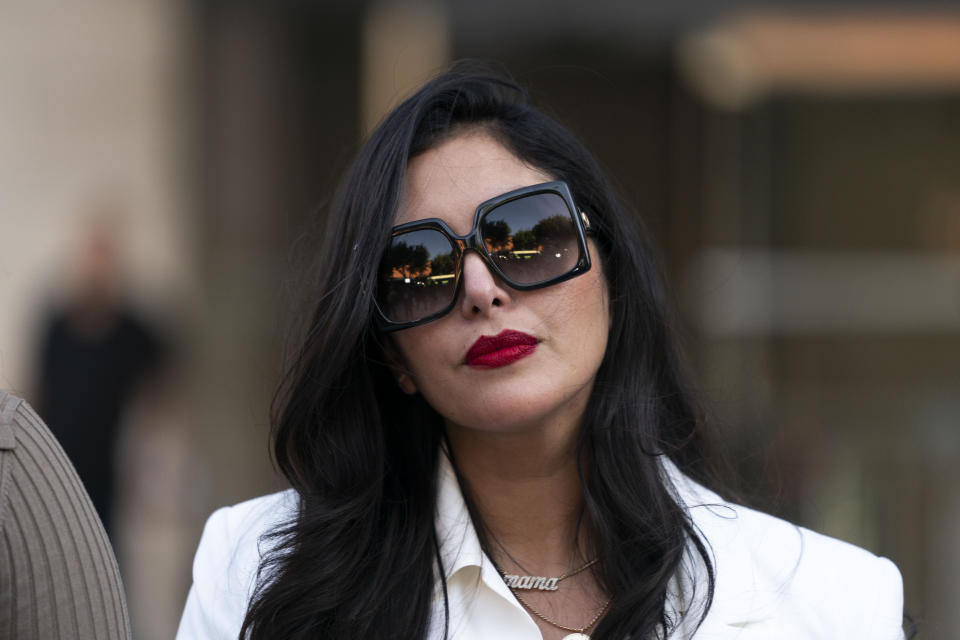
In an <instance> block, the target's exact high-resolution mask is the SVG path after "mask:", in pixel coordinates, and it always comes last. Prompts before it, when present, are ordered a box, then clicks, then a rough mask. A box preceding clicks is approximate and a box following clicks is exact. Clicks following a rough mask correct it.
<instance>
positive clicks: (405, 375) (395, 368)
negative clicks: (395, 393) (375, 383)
mask: <svg viewBox="0 0 960 640" xmlns="http://www.w3.org/2000/svg"><path fill="white" fill-rule="evenodd" d="M383 357H384V360H385V361H386V363H387V366H388V367H390V372H391V373H393V376H394V378H396V380H397V385H398V386H399V387H400V390H401V391H403V392H404V393H406V394H408V395H411V396H412V395H414V394H415V393H417V383H416V382H414V381H413V376H412V375H411V374H410V371H409V369H408V368H407V363H406V361H405V360H404V357H403V355H401V353H400V350H399V349H397V347H396V345H394V344H393V340H391V339H390V337H389V336H387V339H386V340H384V341H383Z"/></svg>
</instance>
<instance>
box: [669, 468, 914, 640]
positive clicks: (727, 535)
mask: <svg viewBox="0 0 960 640" xmlns="http://www.w3.org/2000/svg"><path fill="white" fill-rule="evenodd" d="M674 484H675V486H677V490H678V493H679V494H680V497H681V499H682V500H683V502H684V503H685V505H686V507H687V509H688V511H689V513H690V517H691V519H692V521H693V523H694V525H695V526H696V527H697V528H698V529H699V532H700V534H701V537H702V539H703V540H704V541H705V543H706V545H707V547H708V552H709V553H710V554H711V556H712V559H713V561H714V569H715V571H716V588H715V592H714V599H713V604H712V606H711V609H710V611H709V613H708V616H707V618H706V619H705V620H704V631H709V630H711V629H714V628H719V629H724V628H726V629H734V628H736V629H740V630H741V631H742V632H743V633H744V635H740V636H738V637H739V638H743V640H747V639H748V638H753V637H754V636H753V635H750V634H749V633H748V631H754V632H756V633H757V634H758V635H757V636H756V637H758V638H759V637H773V636H775V637H782V638H794V637H796V638H831V639H834V638H851V639H853V638H857V639H858V640H859V639H867V640H873V639H877V640H880V639H883V640H895V639H898V638H900V637H901V625H902V616H903V585H902V581H901V577H900V572H899V571H898V570H897V567H896V566H895V565H894V564H893V563H892V562H891V561H890V560H888V559H886V558H880V557H877V556H875V555H874V554H872V553H870V552H869V551H866V550H864V549H861V548H859V547H857V546H854V545H852V544H849V543H847V542H843V541H841V540H837V539H835V538H831V537H828V536H825V535H822V534H819V533H816V532H814V531H811V530H809V529H805V528H803V527H799V526H797V525H794V524H792V523H790V522H787V521H785V520H782V519H780V518H776V517H774V516H771V515H769V514H766V513H762V512H760V511H756V510H754V509H749V508H747V507H743V506H741V505H737V504H733V503H730V502H726V501H724V500H723V499H721V498H720V497H719V496H717V495H716V494H715V493H713V492H711V491H709V490H707V489H705V488H703V487H700V486H699V485H697V484H696V483H693V482H692V481H690V480H688V479H682V480H681V481H680V482H675V483H674ZM697 637H700V636H699V634H698V636H697ZM706 637H712V636H710V634H709V633H707V635H706ZM716 637H726V636H723V635H717V636H716Z"/></svg>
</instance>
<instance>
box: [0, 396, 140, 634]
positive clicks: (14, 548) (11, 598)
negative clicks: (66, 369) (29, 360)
mask: <svg viewBox="0 0 960 640" xmlns="http://www.w3.org/2000/svg"><path fill="white" fill-rule="evenodd" d="M129 629H130V623H129V619H128V617H127V609H126V603H125V600H124V595H123V588H122V585H121V582H120V575H119V573H118V571H117V563H116V559H115V558H114V556H113V551H112V549H111V547H110V543H109V541H108V540H107V536H106V534H105V533H104V530H103V525H102V524H101V523H100V520H99V518H98V517H97V515H96V512H95V511H94V508H93V504H92V503H91V502H90V498H89V497H88V496H87V493H86V491H85V490H84V488H83V484H81V482H80V479H79V478H78V477H77V474H76V472H75V471H74V469H73V466H72V465H71V464H70V461H69V460H68V459H67V457H66V455H65V454H64V452H63V450H62V449H61V448H60V445H59V444H58V443H57V441H56V440H55V439H54V437H53V435H52V434H51V433H50V431H49V430H48V429H47V427H46V425H44V424H43V422H42V421H41V420H40V418H39V417H38V416H37V414H36V413H35V412H34V411H33V409H31V408H30V407H29V405H27V404H26V403H25V402H23V401H21V400H20V399H19V398H14V397H13V396H10V395H8V394H6V393H4V392H2V391H0V638H18V639H23V640H35V639H36V640H40V639H46V638H66V639H78V640H86V639H94V638H96V639H98V640H99V639H102V638H105V639H108V640H113V639H115V638H121V639H124V640H126V639H129V638H130V631H129Z"/></svg>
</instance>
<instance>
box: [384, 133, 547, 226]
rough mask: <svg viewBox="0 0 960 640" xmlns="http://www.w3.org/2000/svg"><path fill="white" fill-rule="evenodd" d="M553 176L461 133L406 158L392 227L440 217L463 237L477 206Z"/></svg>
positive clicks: (481, 136)
mask: <svg viewBox="0 0 960 640" xmlns="http://www.w3.org/2000/svg"><path fill="white" fill-rule="evenodd" d="M552 179H553V178H552V177H551V176H550V175H549V174H547V173H545V172H543V171H541V170H540V169H537V168H535V167H531V166H530V165H528V164H526V163H525V162H523V161H522V160H521V159H520V158H518V157H517V156H515V155H514V154H513V153H511V152H510V151H509V150H508V149H507V148H506V147H504V146H503V145H502V144H500V143H499V142H497V141H496V140H495V139H494V138H492V137H491V136H490V135H489V134H486V133H484V132H481V131H478V132H470V133H465V134H462V135H459V136H456V137H454V138H451V139H449V140H447V141H445V142H444V143H443V144H441V145H439V146H437V147H435V148H433V149H430V150H428V151H425V152H424V153H422V154H420V155H418V156H416V157H414V158H412V159H411V160H410V163H409V164H408V165H407V178H406V184H405V189H404V194H403V198H402V199H401V202H400V208H399V209H398V211H397V217H396V221H395V223H394V224H403V223H405V222H412V221H414V220H422V219H423V218H441V219H443V220H444V221H446V222H447V224H449V225H450V226H451V227H452V228H453V229H454V231H456V232H457V233H461V234H462V233H467V232H468V231H469V230H470V227H471V226H472V224H473V214H474V212H475V211H476V208H477V205H479V204H480V203H481V202H484V201H485V200H489V199H490V198H493V197H495V196H498V195H500V194H501V193H506V192H507V191H512V190H514V189H518V188H520V187H525V186H527V185H531V184H538V183H541V182H548V181H550V180H552Z"/></svg>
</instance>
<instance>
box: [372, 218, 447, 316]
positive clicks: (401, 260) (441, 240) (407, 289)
mask: <svg viewBox="0 0 960 640" xmlns="http://www.w3.org/2000/svg"><path fill="white" fill-rule="evenodd" d="M455 289H456V252H455V250H454V248H453V246H452V245H451V244H450V241H449V240H448V239H447V237H446V236H444V235H443V234H442V233H440V232H439V231H434V230H432V229H425V230H421V231H412V232H410V233H404V234H402V235H399V236H396V237H395V238H394V239H393V241H392V242H391V243H390V247H389V248H388V249H387V252H386V254H385V255H384V257H383V261H382V262H381V263H380V282H379V286H378V287H377V304H378V306H379V307H380V310H381V311H382V312H383V314H384V315H385V316H386V317H387V318H388V319H390V320H391V321H393V322H412V321H413V320H418V319H420V318H424V317H426V316H429V315H431V314H434V313H436V312H438V311H440V310H441V309H443V308H444V307H446V306H447V305H448V304H449V303H450V301H451V300H452V299H453V295H454V291H455Z"/></svg>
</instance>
